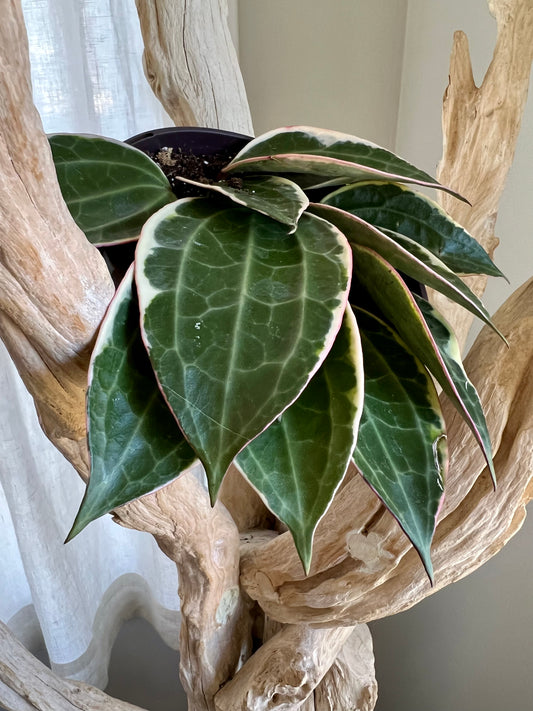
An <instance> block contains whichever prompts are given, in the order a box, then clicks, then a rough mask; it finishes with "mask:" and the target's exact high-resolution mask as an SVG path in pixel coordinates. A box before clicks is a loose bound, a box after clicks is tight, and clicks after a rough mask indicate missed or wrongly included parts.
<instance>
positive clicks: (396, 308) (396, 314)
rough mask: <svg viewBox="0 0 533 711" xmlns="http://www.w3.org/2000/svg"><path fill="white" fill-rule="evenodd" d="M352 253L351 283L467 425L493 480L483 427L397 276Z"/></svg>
mask: <svg viewBox="0 0 533 711" xmlns="http://www.w3.org/2000/svg"><path fill="white" fill-rule="evenodd" d="M352 249H353V253H354V264H356V265H357V269H354V279H355V277H357V281H358V282H359V283H360V284H361V285H362V286H363V287H364V289H365V290H366V291H367V292H368V293H369V294H370V296H371V298H372V299H373V300H374V302H375V304H376V305H377V306H378V308H379V309H380V310H381V313H382V314H383V315H384V317H385V318H386V320H387V321H388V322H389V323H390V324H391V325H392V326H393V328H394V329H395V330H396V331H397V332H398V334H399V336H400V337H401V339H402V340H403V341H404V343H405V344H406V346H407V347H408V348H409V350H410V351H412V353H413V354H414V355H415V356H416V357H417V358H418V359H419V360H420V361H421V362H422V363H423V364H424V365H425V366H426V368H428V370H429V371H430V372H431V373H432V375H433V376H434V377H435V378H436V380H437V382H438V383H439V384H440V386H441V387H442V389H443V390H444V392H445V393H446V395H448V397H449V398H450V400H451V401H452V403H453V405H454V406H455V407H456V409H457V411H458V412H459V414H460V415H461V416H462V417H463V419H464V420H465V422H466V423H467V424H468V426H469V427H470V429H471V430H472V433H473V434H474V437H475V438H476V440H477V442H478V444H479V446H480V447H481V450H482V451H483V455H484V457H485V459H486V461H487V464H488V466H489V469H490V472H491V474H492V476H494V465H493V462H492V453H491V450H490V448H489V449H487V447H486V445H485V443H486V441H487V440H488V433H487V432H486V425H485V422H484V418H483V421H481V420H480V419H479V417H478V413H477V410H476V408H472V405H471V403H470V402H469V401H468V400H466V401H465V400H463V398H462V396H461V392H460V390H459V389H458V386H457V384H456V382H455V379H454V377H453V375H452V373H451V372H450V371H449V369H448V366H447V364H446V362H445V361H444V359H443V357H442V355H441V353H440V350H439V347H438V346H437V344H436V343H435V340H434V338H433V335H432V333H431V331H430V330H429V327H428V325H427V324H426V321H425V320H424V317H423V316H422V313H421V311H420V309H419V307H418V305H417V303H416V301H415V300H414V298H413V296H412V294H411V292H410V291H409V289H408V288H407V287H406V285H405V283H404V282H403V280H402V278H401V277H400V275H399V274H398V272H397V271H396V270H395V269H394V268H393V267H392V266H391V265H390V264H388V263H387V262H386V261H385V260H384V259H383V257H381V256H380V255H379V254H377V253H376V252H373V251H372V250H370V249H368V248H367V247H358V246H354V247H352Z"/></svg>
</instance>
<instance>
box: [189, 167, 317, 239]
mask: <svg viewBox="0 0 533 711" xmlns="http://www.w3.org/2000/svg"><path fill="white" fill-rule="evenodd" d="M178 178H179V180H181V181H183V182H184V183H189V184H190V185H197V186H198V187H199V188H202V189H205V190H210V191H213V192H216V193H219V194H221V195H224V196H226V197H228V198H229V199H230V200H232V201H233V202H235V203H237V205H245V206H246V207H249V208H250V209H251V210H257V212H261V213H262V214H263V215H267V216H268V217H271V218H272V219H274V220H277V221H278V222H282V223H283V224H284V225H289V226H290V227H294V228H296V225H297V224H298V220H299V219H300V216H301V214H302V212H303V211H304V210H305V208H306V207H307V206H308V205H309V199H308V197H307V195H306V194H305V193H304V191H303V190H302V189H301V188H300V187H299V186H298V185H296V183H293V182H292V181H291V180H287V178H281V177H279V176H277V175H268V176H266V175H262V176H257V177H254V178H242V179H237V178H235V180H239V182H240V183H241V185H240V186H239V187H234V186H232V185H230V184H228V183H227V182H225V181H221V182H218V183H210V184H206V183H200V182H198V181H196V180H189V179H188V178H183V177H179V176H178Z"/></svg>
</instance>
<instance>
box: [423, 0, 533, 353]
mask: <svg viewBox="0 0 533 711" xmlns="http://www.w3.org/2000/svg"><path fill="white" fill-rule="evenodd" d="M489 7H490V11H491V13H492V14H493V15H494V17H495V18H496V22H497V26H498V37H497V41H496V46H495V49H494V55H493V59H492V62H491V64H490V66H489V68H488V70H487V73H486V75H485V78H484V79H483V83H482V84H481V86H480V87H479V88H478V87H477V86H476V85H475V83H474V78H473V75H472V66H471V62H470V54H469V49H468V40H467V38H466V35H465V34H464V33H463V32H456V34H455V38H454V47H453V52H452V59H451V64H450V81H449V85H448V88H447V90H446V94H445V96H444V103H443V114H442V125H443V137H444V147H443V155H442V159H441V162H440V166H439V170H438V178H439V180H440V181H441V182H442V183H444V184H446V185H451V186H453V188H454V189H455V190H457V191H458V192H460V193H461V194H462V195H464V196H465V197H466V198H468V200H469V201H470V202H471V203H472V207H470V206H469V205H466V204H465V203H461V202H459V201H458V200H456V199H454V198H452V197H450V196H449V195H445V194H442V195H441V196H440V197H439V199H440V201H441V204H442V205H443V207H444V208H445V209H446V210H447V211H448V212H449V213H450V215H452V217H453V218H454V219H455V220H457V222H459V223H460V224H461V225H463V226H464V227H465V228H466V229H467V230H469V231H470V232H471V234H472V235H473V236H474V237H475V238H476V239H477V240H478V242H479V243H480V244H481V245H483V246H484V247H485V249H486V250H487V251H488V252H489V253H490V254H491V255H492V254H493V252H494V249H495V248H496V246H497V244H498V239H497V238H496V237H495V235H494V227H495V223H496V217H497V214H498V205H499V201H500V198H501V195H502V192H503V189H504V187H505V181H506V178H507V173H508V172H509V168H510V167H511V164H512V162H513V158H514V153H515V148H516V141H517V138H518V134H519V131H520V124H521V120H522V114H523V110H524V106H525V103H526V100H527V94H528V86H529V76H530V72H531V63H532V61H533V2H531V0H491V1H490V2H489ZM466 282H467V283H468V285H469V286H470V287H471V288H472V289H473V290H474V291H475V292H476V293H477V294H478V296H481V295H482V294H483V292H484V290H485V286H486V284H487V277H485V276H475V277H468V278H466ZM431 300H432V302H433V303H434V304H435V305H436V306H437V308H438V309H439V310H440V311H442V312H443V313H446V316H447V318H448V320H449V321H450V323H451V324H452V326H453V328H454V330H455V333H456V334H457V336H458V339H459V343H460V345H461V347H463V346H464V343H465V341H466V338H467V335H468V331H469V329H470V326H471V324H472V321H473V316H472V315H471V314H470V313H469V312H468V311H465V310H464V309H462V308H461V307H459V306H457V305H455V304H451V303H450V302H449V300H448V299H447V298H446V297H444V296H442V295H441V294H437V293H435V292H433V293H432V297H431Z"/></svg>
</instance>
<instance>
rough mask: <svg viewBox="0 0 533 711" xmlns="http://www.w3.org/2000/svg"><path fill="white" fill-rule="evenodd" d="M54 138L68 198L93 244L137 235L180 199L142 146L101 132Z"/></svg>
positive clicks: (59, 175)
mask: <svg viewBox="0 0 533 711" xmlns="http://www.w3.org/2000/svg"><path fill="white" fill-rule="evenodd" d="M48 140H49V142H50V148H51V149H52V155H53V158H54V164H55V168H56V172H57V178H58V181H59V186H60V188H61V192H62V194H63V199H64V200H65V202H66V204H67V207H68V209H69V211H70V214H71V215H72V217H73V218H74V220H75V222H76V224H77V225H78V227H79V228H80V229H81V230H83V232H85V235H86V236H87V239H88V240H89V242H92V243H93V244H98V245H102V246H104V245H111V244H118V243H120V242H131V241H132V240H135V239H137V238H138V237H139V235H140V233H141V228H142V226H143V224H144V223H145V222H146V220H147V219H148V218H149V217H150V215H153V213H154V212H156V211H157V210H159V208H160V207H162V206H163V205H166V204H167V203H169V202H174V200H175V199H176V196H175V195H174V193H173V192H172V190H171V189H170V185H169V182H168V180H167V179H166V177H165V175H164V173H163V172H162V171H161V169H160V168H159V167H158V166H157V165H156V164H155V163H154V162H153V161H152V160H151V159H150V158H148V156H147V155H145V154H144V153H142V152H141V151H139V150H137V148H133V147H132V146H129V145H127V144H126V143H120V141H114V140H112V139H109V138H101V137H100V136H79V135H74V134H54V135H52V136H49V137H48Z"/></svg>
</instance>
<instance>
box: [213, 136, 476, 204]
mask: <svg viewBox="0 0 533 711" xmlns="http://www.w3.org/2000/svg"><path fill="white" fill-rule="evenodd" d="M223 172H231V173H250V172H252V173H312V174H313V175H320V176H322V178H323V182H324V183H326V182H327V181H330V180H331V179H337V178H339V179H342V180H343V182H346V183H355V182H359V181H367V180H386V181H391V180H392V181H395V182H405V183H415V184H417V185H424V186H427V187H432V188H438V189H440V190H446V191H447V192H449V193H451V194H452V195H455V196H456V197H459V198H460V199H463V198H461V196H460V195H458V194H457V193H455V192H453V191H452V190H450V189H449V188H446V187H444V186H442V185H441V184H440V183H439V182H438V181H437V180H435V178H433V177H431V175H428V174H427V173H425V172H424V171H422V170H419V169H418V168H416V167H415V166H414V165H411V164H410V163H408V162H407V161H405V160H403V158H399V157H398V156H396V155H395V154H394V153H391V152H390V151H388V150H386V149H385V148H381V147H380V146H377V145H376V144H375V143H370V142H369V141H363V140H362V139H360V138H357V137H356V136H350V135H349V134H347V133H338V132H336V131H327V130H324V129H320V128H312V127H310V126H293V127H289V128H279V129H275V130H274V131H270V132H268V133H265V134H263V135H262V136H259V137H258V138H255V139H254V140H253V141H250V143H247V144H246V146H245V147H244V148H243V149H242V150H241V151H240V152H239V153H238V154H237V155H236V156H235V158H234V159H233V160H232V161H231V162H230V163H229V164H228V166H226V168H224V169H223Z"/></svg>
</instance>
